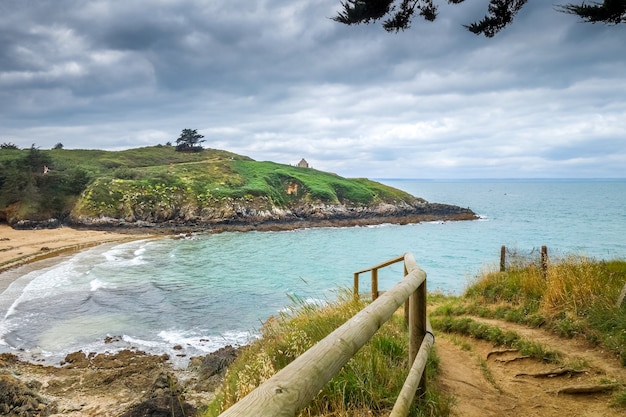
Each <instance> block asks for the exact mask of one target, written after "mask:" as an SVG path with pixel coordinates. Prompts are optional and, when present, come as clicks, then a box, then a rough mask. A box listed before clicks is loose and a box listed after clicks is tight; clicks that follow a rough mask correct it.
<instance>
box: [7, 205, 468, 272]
mask: <svg viewBox="0 0 626 417" xmlns="http://www.w3.org/2000/svg"><path fill="white" fill-rule="evenodd" d="M477 219H478V216H476V215H475V214H474V213H457V214H448V215H441V214H439V215H432V214H413V215H402V216H394V215H391V216H384V215H381V216H372V217H364V218H334V219H315V218H311V219H298V220H290V221H285V220H278V221H261V222H247V221H225V222H217V223H209V224H175V223H168V222H164V223H154V224H139V225H138V224H133V223H125V222H119V223H116V224H111V223H108V224H92V225H78V224H77V225H61V226H60V227H57V228H40V229H21V228H17V229H15V228H13V227H11V226H9V225H7V224H0V273H2V272H5V271H7V270H9V269H13V268H17V267H19V266H23V265H26V264H28V263H32V262H36V261H40V260H44V259H48V258H52V257H55V256H58V255H61V254H64V253H72V252H78V251H81V250H83V249H87V248H90V247H94V246H97V245H100V244H103V243H113V242H120V243H122V242H129V241H133V240H141V239H151V238H157V237H163V236H176V235H179V234H187V233H223V232H251V231H259V232H270V231H274V232H275V231H288V230H297V229H307V228H317V227H358V226H361V227H362V226H371V225H380V224H387V223H389V224H399V225H405V224H417V223H422V222H429V221H471V220H477Z"/></svg>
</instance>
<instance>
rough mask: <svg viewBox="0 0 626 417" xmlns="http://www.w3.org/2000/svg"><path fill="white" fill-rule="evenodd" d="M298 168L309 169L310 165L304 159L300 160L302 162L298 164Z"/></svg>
mask: <svg viewBox="0 0 626 417" xmlns="http://www.w3.org/2000/svg"><path fill="white" fill-rule="evenodd" d="M296 166H297V167H300V168H308V167H309V163H308V162H307V161H306V159H304V158H302V159H301V160H300V162H298V165H296Z"/></svg>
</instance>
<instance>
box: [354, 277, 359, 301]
mask: <svg viewBox="0 0 626 417" xmlns="http://www.w3.org/2000/svg"><path fill="white" fill-rule="evenodd" d="M354 298H355V299H358V298H359V273H358V272H355V273H354Z"/></svg>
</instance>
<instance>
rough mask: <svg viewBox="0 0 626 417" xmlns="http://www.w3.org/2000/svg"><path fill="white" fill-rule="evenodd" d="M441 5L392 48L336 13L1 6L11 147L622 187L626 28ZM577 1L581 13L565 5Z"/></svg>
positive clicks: (278, 4)
mask: <svg viewBox="0 0 626 417" xmlns="http://www.w3.org/2000/svg"><path fill="white" fill-rule="evenodd" d="M564 1H567V0H562V1H561V0H552V1H544V0H537V1H529V2H528V4H527V5H526V6H525V7H524V8H523V9H522V10H521V11H520V13H519V14H518V15H517V17H516V19H515V20H514V22H513V24H512V25H510V26H509V27H507V28H505V29H504V31H502V32H501V33H499V34H498V35H496V36H495V37H494V38H491V39H488V38H485V37H482V36H477V35H474V34H472V33H470V32H468V31H467V30H465V29H464V28H463V25H464V24H469V23H471V22H473V21H475V20H477V19H480V18H481V17H482V16H484V15H485V14H486V11H487V4H488V0H471V1H466V2H465V3H463V4H461V5H448V4H447V2H446V1H443V0H442V1H439V5H440V7H439V17H438V19H437V20H436V21H435V22H426V21H423V20H421V19H419V18H417V19H415V21H414V22H413V25H412V27H411V28H410V29H409V30H407V31H404V32H400V33H398V34H395V33H387V32H385V30H384V29H383V28H382V27H381V26H380V24H377V23H375V24H369V25H359V26H345V25H342V24H339V23H337V22H334V21H333V20H332V19H331V17H333V16H335V15H336V14H337V12H338V11H339V10H340V0H298V1H293V0H258V1H251V0H91V1H82V0H0V143H13V144H16V145H17V146H18V147H20V148H29V147H30V146H31V145H33V144H35V146H37V147H39V148H41V149H50V148H52V147H53V146H54V145H55V144H57V143H62V144H63V146H64V148H65V149H107V150H121V149H127V148H135V147H142V146H152V145H157V144H165V143H167V142H171V143H174V144H175V142H176V139H177V138H178V137H179V136H180V133H181V131H182V130H183V129H197V131H198V133H200V134H203V135H204V139H205V140H206V142H205V143H204V146H205V147H209V148H216V149H224V150H228V151H231V152H235V153H238V154H242V155H247V156H249V157H251V158H253V159H255V160H259V161H275V162H279V163H285V164H292V165H293V164H296V163H297V162H298V161H299V160H300V159H301V158H305V159H306V160H307V161H308V162H309V164H310V165H311V166H312V167H313V168H316V169H320V170H324V171H330V172H334V173H337V174H338V175H341V176H344V177H367V178H433V179H438V178H440V179H459V178H460V179H464V178H624V177H626V41H625V39H626V25H618V26H608V25H604V24H588V23H582V22H580V20H579V19H578V18H577V17H575V16H571V15H567V14H563V13H559V12H557V11H555V9H554V6H555V4H561V3H562V2H564ZM570 1H576V0H570Z"/></svg>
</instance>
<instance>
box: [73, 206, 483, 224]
mask: <svg viewBox="0 0 626 417" xmlns="http://www.w3.org/2000/svg"><path fill="white" fill-rule="evenodd" d="M257 203H258V202H257ZM477 218H478V217H477V216H476V214H475V213H474V212H473V211H472V210H470V209H469V208H462V207H458V206H453V205H448V204H437V203H428V202H426V201H424V200H422V199H415V201H414V202H412V203H407V202H404V201H402V202H398V203H395V204H391V203H380V204H377V205H374V206H349V205H343V204H322V203H309V202H301V203H298V204H294V205H292V206H290V207H289V208H281V207H268V206H267V204H265V203H263V204H255V203H254V202H248V204H247V205H244V204H243V203H242V202H239V201H236V200H232V201H229V202H225V203H223V204H222V205H220V206H213V207H210V208H207V207H205V208H202V209H198V210H193V209H192V208H191V207H185V209H184V210H180V211H177V215H176V216H174V217H169V218H167V217H165V218H161V219H160V221H155V217H154V216H148V217H145V218H144V217H141V216H134V217H133V218H124V219H121V218H111V217H88V216H75V217H73V218H71V221H70V223H71V224H72V225H74V226H79V227H80V226H82V227H90V228H106V227H116V228H156V229H159V228H160V229H169V228H171V229H177V228H191V229H195V230H199V229H204V230H207V229H208V230H212V229H215V230H216V231H222V230H244V231H245V230H291V229H297V228H302V227H316V226H323V227H327V226H343V227H345V226H359V225H373V224H382V223H395V224H408V223H419V222H423V221H435V220H441V221H448V220H475V219H477Z"/></svg>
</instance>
